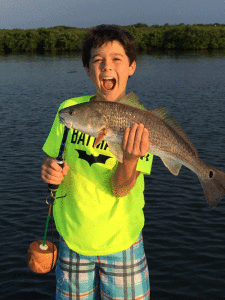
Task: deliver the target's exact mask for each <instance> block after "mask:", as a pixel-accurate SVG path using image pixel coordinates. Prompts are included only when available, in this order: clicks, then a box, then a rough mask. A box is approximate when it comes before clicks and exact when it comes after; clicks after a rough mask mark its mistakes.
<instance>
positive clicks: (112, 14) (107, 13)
mask: <svg viewBox="0 0 225 300" xmlns="http://www.w3.org/2000/svg"><path fill="white" fill-rule="evenodd" d="M0 7H1V9H0V29H14V28H21V29H28V28H40V27H46V28H49V27H54V26H59V25H64V26H71V27H82V28H88V27H92V26H96V25H100V24H117V25H132V24H136V23H145V24H147V25H149V26H151V25H156V24H157V25H164V24H165V23H168V24H170V25H172V24H180V23H184V24H195V23H196V24H214V23H220V24H225V1H224V0H0Z"/></svg>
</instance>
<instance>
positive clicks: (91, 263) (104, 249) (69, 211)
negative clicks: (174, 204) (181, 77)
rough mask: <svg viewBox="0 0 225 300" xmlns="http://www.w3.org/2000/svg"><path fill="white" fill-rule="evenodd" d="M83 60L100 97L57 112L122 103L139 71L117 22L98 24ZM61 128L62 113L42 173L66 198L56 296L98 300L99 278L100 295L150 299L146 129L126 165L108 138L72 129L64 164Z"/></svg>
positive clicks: (136, 135)
mask: <svg viewBox="0 0 225 300" xmlns="http://www.w3.org/2000/svg"><path fill="white" fill-rule="evenodd" d="M82 60H83V65H84V67H85V68H86V70H87V75H88V76H89V77H90V78H91V79H92V81H93V83H94V85H95V88H96V95H94V96H84V97H78V98H73V99H69V100H67V101H64V102H63V103H62V104H61V106H60V108H59V110H60V109H62V108H65V107H68V106H71V105H74V104H78V103H82V102H88V101H117V100H118V99H119V98H120V97H122V96H123V95H125V92H126V85H127V80H128V78H129V77H130V76H132V75H133V73H134V71H135V68H136V45H135V40H134V38H133V37H132V36H131V35H130V34H129V33H128V32H126V31H123V30H121V29H119V28H117V27H115V26H108V25H100V26H97V27H95V28H92V29H91V30H90V31H89V33H88V35H87V37H86V38H85V40H84V44H83V50H82ZM63 131H64V125H62V124H60V123H59V118H58V114H57V115H56V118H55V121H54V123H53V126H52V129H51V132H50V134H49V137H48V139H47V141H46V142H45V144H44V146H43V150H44V152H45V153H46V154H47V156H46V157H45V159H44V161H43V163H42V172H41V176H42V179H43V180H44V182H46V183H51V184H60V186H59V188H58V191H57V197H60V196H64V195H66V196H65V197H64V198H58V199H56V201H55V204H54V207H53V215H54V219H55V224H56V228H57V231H58V232H59V234H60V246H59V257H58V261H57V266H56V280H57V286H56V299H87V300H89V299H96V290H97V285H99V283H100V292H101V299H145V300H146V299H150V282H149V273H148V266H147V260H146V257H145V253H144V246H143V238H142V228H143V227H144V213H143V207H144V196H143V191H144V175H143V173H146V174H150V170H151V164H152V155H151V154H149V153H147V152H148V149H149V133H148V130H147V129H146V128H144V125H143V124H136V123H135V124H134V125H133V126H132V128H126V130H125V133H124V138H123V143H122V150H123V163H120V162H118V161H117V160H116V159H115V157H114V156H113V154H112V153H111V151H110V150H109V148H108V145H107V144H106V142H105V141H103V142H102V143H101V144H100V145H98V146H97V147H96V148H94V147H93V144H94V138H93V137H90V136H87V135H86V134H84V133H81V132H78V131H77V130H70V131H69V134H68V137H67V142H66V146H65V152H64V159H65V161H66V162H65V164H64V167H63V169H61V168H60V167H59V166H58V165H57V163H56V162H55V161H54V159H53V158H54V157H57V155H58V151H59V147H60V144H61V140H62V136H63ZM81 152H82V153H85V154H82V155H81ZM99 155H101V156H100V157H103V160H101V159H100V158H98V156H99ZM144 156H145V157H144ZM90 157H91V160H90ZM140 158H141V159H140Z"/></svg>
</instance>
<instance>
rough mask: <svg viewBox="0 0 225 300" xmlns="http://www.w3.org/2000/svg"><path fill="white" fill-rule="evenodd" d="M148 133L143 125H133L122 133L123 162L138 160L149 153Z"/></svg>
mask: <svg viewBox="0 0 225 300" xmlns="http://www.w3.org/2000/svg"><path fill="white" fill-rule="evenodd" d="M149 145H150V143H149V131H148V129H147V128H145V127H144V125H143V124H137V123H134V124H133V126H132V128H129V127H127V128H126V129H125V132H124V136H123V142H122V150H123V161H124V160H126V161H130V160H138V158H139V157H142V156H145V154H146V153H147V152H148V151H149Z"/></svg>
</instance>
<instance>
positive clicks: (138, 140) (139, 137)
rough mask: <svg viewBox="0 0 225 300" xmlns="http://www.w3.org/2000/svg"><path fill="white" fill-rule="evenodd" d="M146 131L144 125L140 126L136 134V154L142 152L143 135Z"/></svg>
mask: <svg viewBox="0 0 225 300" xmlns="http://www.w3.org/2000/svg"><path fill="white" fill-rule="evenodd" d="M143 130H144V124H139V125H138V127H137V129H136V133H135V139H134V146H133V148H134V151H135V152H136V153H138V152H140V150H141V141H142V135H143Z"/></svg>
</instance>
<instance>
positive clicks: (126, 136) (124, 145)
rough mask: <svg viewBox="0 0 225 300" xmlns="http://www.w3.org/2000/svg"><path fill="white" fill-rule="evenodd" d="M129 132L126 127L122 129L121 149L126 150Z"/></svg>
mask: <svg viewBox="0 0 225 300" xmlns="http://www.w3.org/2000/svg"><path fill="white" fill-rule="evenodd" d="M129 133H130V128H129V127H126V128H125V131H124V135H123V142H122V149H123V150H126V147H127V140H128V136H129Z"/></svg>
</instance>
